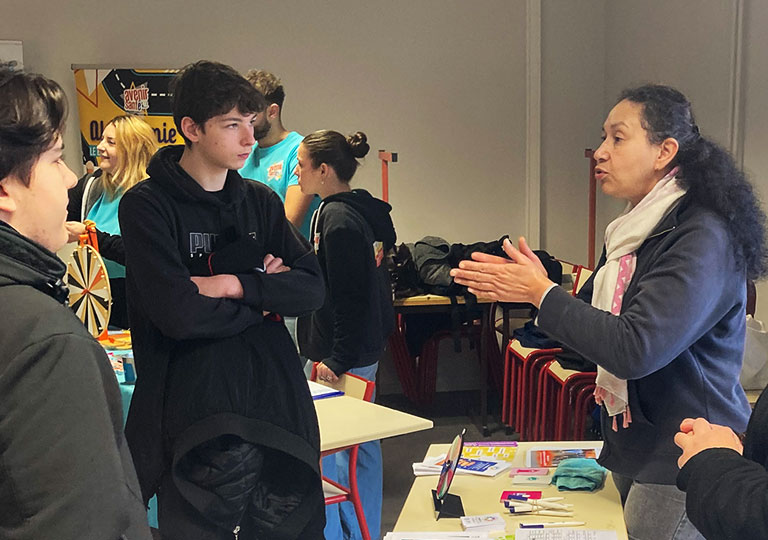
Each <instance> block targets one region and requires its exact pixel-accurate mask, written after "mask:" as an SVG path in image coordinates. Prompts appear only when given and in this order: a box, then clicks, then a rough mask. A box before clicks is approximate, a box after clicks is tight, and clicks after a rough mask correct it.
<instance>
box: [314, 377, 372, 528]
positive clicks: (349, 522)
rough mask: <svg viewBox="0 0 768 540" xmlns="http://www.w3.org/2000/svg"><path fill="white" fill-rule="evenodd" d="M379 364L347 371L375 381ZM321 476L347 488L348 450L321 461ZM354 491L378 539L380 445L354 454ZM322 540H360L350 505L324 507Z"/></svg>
mask: <svg viewBox="0 0 768 540" xmlns="http://www.w3.org/2000/svg"><path fill="white" fill-rule="evenodd" d="M378 367H379V363H378V362H376V363H375V364H372V365H370V366H365V367H361V368H353V369H350V370H349V371H348V372H347V373H352V374H354V375H358V376H360V377H363V378H364V379H368V380H369V381H375V380H376V370H377V369H378ZM374 397H375V394H374ZM323 476H325V477H326V478H329V479H331V480H335V481H337V482H338V483H339V484H341V485H342V486H348V485H349V450H345V451H344V452H338V453H336V454H333V455H330V456H327V457H325V458H323ZM357 488H358V491H359V492H360V500H361V501H362V503H363V514H365V521H366V524H367V525H368V532H369V533H370V534H371V540H378V538H380V536H381V491H382V463H381V442H380V441H371V442H367V443H365V444H361V445H360V447H359V450H358V452H357ZM325 521H326V523H325V539H326V540H361V539H362V538H363V536H362V534H361V533H360V527H359V526H358V525H357V516H356V515H355V507H354V506H353V505H352V503H351V502H344V503H341V504H332V505H330V506H326V507H325Z"/></svg>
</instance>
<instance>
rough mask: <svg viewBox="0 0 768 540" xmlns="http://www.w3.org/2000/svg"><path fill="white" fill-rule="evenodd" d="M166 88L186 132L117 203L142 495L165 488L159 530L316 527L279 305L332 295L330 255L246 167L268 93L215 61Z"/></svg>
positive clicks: (313, 444)
mask: <svg viewBox="0 0 768 540" xmlns="http://www.w3.org/2000/svg"><path fill="white" fill-rule="evenodd" d="M172 88H173V89H172V91H173V92H174V96H173V115H174V120H175V123H176V126H177V127H178V130H179V133H181V134H182V136H183V137H184V141H185V143H186V144H185V145H184V146H169V147H165V148H162V149H161V150H159V151H158V152H157V153H156V154H155V156H154V157H153V158H152V161H151V162H150V164H149V167H148V169H147V172H148V174H149V179H148V180H145V181H144V182H142V183H140V184H138V185H137V186H135V187H134V188H133V189H131V190H129V191H128V192H127V193H126V194H125V195H123V199H122V201H121V203H120V227H121V231H122V236H123V243H124V245H125V253H126V261H127V266H126V280H127V292H128V312H129V317H130V320H131V331H132V335H133V345H134V354H135V361H136V369H137V375H138V379H137V382H136V390H135V392H134V395H133V401H132V402H131V408H130V411H129V414H128V421H127V424H126V435H127V436H128V441H129V443H130V446H131V451H132V452H133V457H134V461H135V462H136V469H137V472H138V476H139V481H140V483H141V489H142V495H143V497H144V501H145V502H147V501H148V500H149V498H150V497H151V496H152V495H153V494H154V493H156V492H157V494H158V522H159V526H160V533H161V534H162V536H163V538H164V539H169V540H190V539H195V540H204V539H232V538H233V537H234V538H236V539H238V538H239V539H240V540H256V539H259V540H261V539H267V538H269V539H270V540H288V539H299V538H300V539H302V540H305V539H306V540H315V539H319V538H322V534H323V532H322V531H323V526H324V525H325V519H324V518H325V512H324V504H323V502H324V500H323V492H322V484H321V480H320V470H319V469H320V467H319V461H320V438H319V430H318V425H317V417H316V415H315V409H314V406H313V404H312V398H311V396H310V393H309V388H308V386H307V382H306V379H305V377H304V373H303V371H302V366H301V363H300V361H299V357H298V354H297V352H296V347H295V346H294V344H293V342H292V341H291V338H290V336H289V335H288V332H287V330H286V328H285V326H284V324H283V322H282V317H281V315H290V316H298V315H303V314H305V313H309V312H311V311H312V310H314V309H317V308H318V307H320V305H322V302H323V295H324V289H323V280H322V274H321V271H320V266H319V264H318V262H317V258H316V257H315V255H314V253H313V252H312V249H311V247H310V246H309V244H308V243H307V241H306V240H305V239H304V238H302V237H301V236H300V235H299V234H298V232H297V231H296V229H295V228H294V227H292V226H291V225H290V223H289V222H288V220H287V219H286V218H285V213H284V211H283V205H282V202H281V201H280V198H279V197H278V196H277V195H276V194H275V193H274V192H273V191H271V190H270V189H269V188H267V187H266V186H264V185H262V184H259V183H257V182H250V181H247V180H244V179H243V178H242V177H241V176H240V175H239V174H238V173H237V169H239V168H240V167H242V166H243V163H244V162H245V159H246V158H247V157H248V154H249V153H250V151H251V147H252V146H253V143H254V137H253V125H254V124H255V123H258V121H259V120H260V118H261V116H262V115H263V114H264V108H265V103H264V99H263V97H262V96H261V94H260V93H259V92H257V91H256V90H255V89H254V88H253V87H252V86H251V85H250V84H249V83H248V81H247V80H245V79H244V78H243V77H242V76H241V75H240V74H238V73H237V72H236V71H234V70H233V69H232V68H231V67H229V66H225V65H223V64H219V63H215V62H207V61H200V62H197V63H195V64H191V65H189V66H187V67H185V68H184V69H182V70H181V71H180V72H179V74H178V75H177V76H176V78H175V79H174V81H173V83H172Z"/></svg>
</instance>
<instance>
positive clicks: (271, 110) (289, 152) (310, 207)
mask: <svg viewBox="0 0 768 540" xmlns="http://www.w3.org/2000/svg"><path fill="white" fill-rule="evenodd" d="M246 79H248V81H249V82H250V83H251V85H253V87H254V88H256V90H258V91H259V92H261V93H262V95H263V96H264V98H265V99H266V100H267V103H268V106H267V109H266V111H265V114H264V119H263V121H262V122H261V123H260V124H256V125H254V126H253V136H254V138H255V139H256V145H255V146H254V147H253V150H252V151H251V155H250V156H248V159H247V160H246V162H245V165H244V166H243V168H242V169H240V171H239V172H240V176H242V177H243V178H250V179H251V180H256V181H257V182H261V183H262V184H266V185H267V186H269V187H270V188H271V189H272V190H273V191H274V192H275V193H277V194H278V195H279V196H280V198H281V199H282V200H283V204H284V205H285V215H286V217H287V218H288V221H290V222H291V223H292V224H293V225H294V226H295V227H296V228H297V229H299V231H300V232H301V234H302V235H303V236H304V238H306V239H309V224H310V221H311V218H312V214H313V212H314V211H315V209H317V207H318V206H320V198H319V197H317V196H314V195H305V194H303V193H302V192H301V188H299V178H298V177H297V176H296V166H297V165H298V160H297V158H296V150H297V149H298V147H299V144H300V143H301V141H302V139H303V137H302V135H300V134H299V133H297V132H295V131H288V130H287V129H285V127H283V121H282V112H283V102H284V101H285V90H284V89H283V83H282V82H281V81H280V79H278V78H277V77H276V76H275V75H273V74H272V73H269V72H267V71H263V70H253V69H252V70H250V71H249V72H248V73H247V74H246Z"/></svg>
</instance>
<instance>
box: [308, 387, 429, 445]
mask: <svg viewBox="0 0 768 540" xmlns="http://www.w3.org/2000/svg"><path fill="white" fill-rule="evenodd" d="M314 403H315V411H317V421H318V423H319V424H320V451H321V452H323V453H330V452H331V451H334V450H338V449H340V448H347V447H349V446H352V445H355V444H361V443H364V442H368V441H375V440H377V439H386V438H387V437H394V436H396V435H404V434H406V433H413V432H415V431H422V430H424V429H430V428H432V425H433V424H432V421H431V420H427V419H426V418H420V417H418V416H413V415H412V414H407V413H404V412H401V411H397V410H395V409H390V408H388V407H383V406H381V405H377V404H375V403H369V402H367V401H363V400H361V399H355V398H352V397H349V396H336V397H330V398H325V399H317V400H315V402H314Z"/></svg>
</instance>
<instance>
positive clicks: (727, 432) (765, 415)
mask: <svg viewBox="0 0 768 540" xmlns="http://www.w3.org/2000/svg"><path fill="white" fill-rule="evenodd" d="M766 396H768V390H763V393H762V394H761V395H760V398H759V399H758V400H757V403H756V404H755V409H754V411H752V416H751V417H750V419H749V425H748V426H747V433H746V436H745V437H744V444H743V445H742V443H741V440H740V439H739V437H738V436H736V434H735V433H734V432H733V430H732V429H730V428H728V427H725V426H719V425H716V424H710V423H709V422H707V421H706V420H704V419H703V418H697V419H695V420H694V419H693V418H686V419H685V420H683V421H682V423H681V424H680V432H679V433H678V434H677V435H675V444H677V445H678V446H679V447H680V448H682V450H683V455H682V456H680V459H679V460H678V464H679V465H680V467H681V468H680V474H678V475H677V485H678V487H679V488H680V489H682V490H683V491H685V492H686V497H685V509H686V512H687V513H688V517H689V518H690V520H691V523H693V524H694V525H696V528H697V529H699V531H701V533H702V534H703V535H704V537H705V538H708V539H709V540H731V539H733V540H762V539H765V538H768V397H766Z"/></svg>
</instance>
